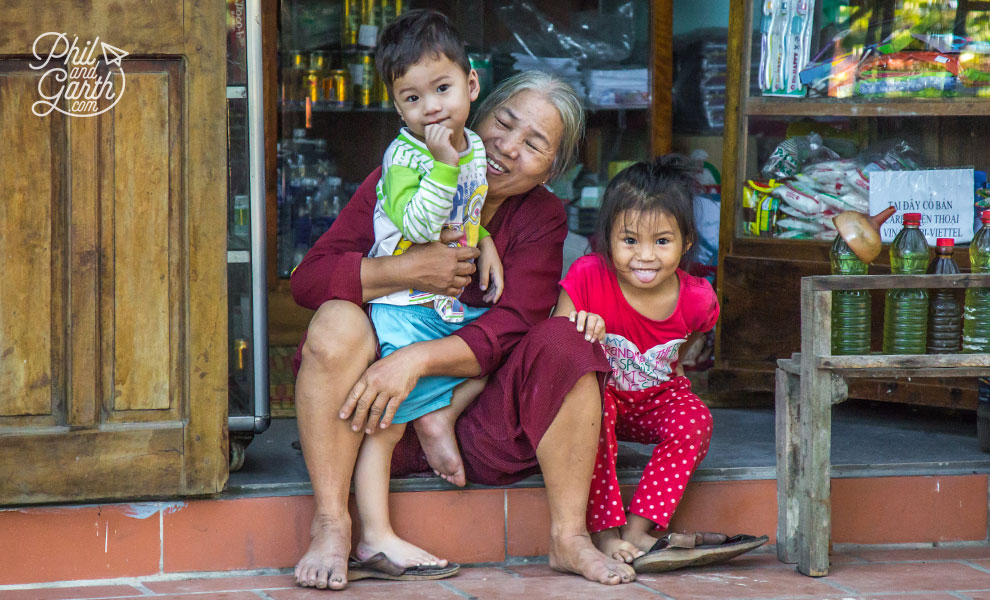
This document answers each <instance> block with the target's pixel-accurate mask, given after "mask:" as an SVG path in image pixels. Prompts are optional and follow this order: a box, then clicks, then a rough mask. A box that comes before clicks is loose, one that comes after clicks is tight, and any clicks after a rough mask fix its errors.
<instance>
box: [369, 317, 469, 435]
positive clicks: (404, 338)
mask: <svg viewBox="0 0 990 600" xmlns="http://www.w3.org/2000/svg"><path fill="white" fill-rule="evenodd" d="M487 310H488V309H487V308H473V307H470V306H465V307H464V320H463V321H462V322H460V323H448V322H446V321H444V320H443V319H441V318H440V315H438V314H437V313H436V311H435V310H433V307H432V306H430V305H417V304H412V305H409V306H396V305H393V304H372V305H371V311H370V312H371V322H372V324H373V325H374V326H375V333H376V334H377V335H378V348H379V352H380V353H381V356H382V358H384V357H386V356H388V355H389V354H391V353H393V352H395V351H396V350H398V349H399V348H402V347H403V346H408V345H409V344H414V343H416V342H425V341H428V340H436V339H440V338H444V337H447V336H449V335H451V334H452V333H454V332H455V331H457V330H458V329H460V328H461V327H463V326H465V325H467V324H468V323H470V322H472V321H474V320H475V319H477V318H478V317H480V316H481V315H482V314H484V313H485V311H487ZM464 380H465V378H464V377H442V376H436V377H422V378H420V380H419V382H418V383H417V384H416V387H415V388H413V391H412V392H410V393H409V396H408V397H407V398H406V399H405V400H403V401H402V404H400V405H399V409H398V410H397V411H395V416H394V417H393V418H392V422H393V423H408V422H409V421H413V420H415V419H418V418H419V417H422V416H423V415H425V414H427V413H431V412H433V411H435V410H439V409H441V408H443V407H445V406H449V405H450V397H451V394H452V392H453V390H454V388H455V387H457V385H458V384H459V383H461V382H462V381H464Z"/></svg>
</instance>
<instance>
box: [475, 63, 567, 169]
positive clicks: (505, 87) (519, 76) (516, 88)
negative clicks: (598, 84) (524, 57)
mask: <svg viewBox="0 0 990 600" xmlns="http://www.w3.org/2000/svg"><path fill="white" fill-rule="evenodd" d="M523 90H533V91H534V92H537V93H539V94H541V95H542V96H543V97H545V98H546V99H547V100H548V101H549V102H550V104H552V105H553V106H554V108H556V109H557V112H558V113H560V120H561V122H562V123H563V125H564V129H563V131H562V132H561V134H560V146H559V147H558V148H557V152H556V154H555V155H554V158H553V164H551V165H550V175H549V176H548V177H547V179H548V180H551V179H553V178H555V177H557V176H558V175H560V174H561V173H563V172H564V171H566V170H567V169H568V168H569V167H570V166H571V164H572V163H573V162H574V161H575V160H576V159H577V154H578V144H579V143H580V142H581V138H582V137H583V136H584V106H583V105H582V104H581V100H580V98H578V96H577V93H575V92H574V88H572V87H571V86H570V85H569V84H567V83H566V82H565V81H564V80H562V79H559V78H557V77H555V76H553V75H551V74H549V73H544V72H543V71H523V72H522V73H516V74H515V75H513V76H512V77H509V78H508V79H506V80H505V81H503V82H502V83H500V84H498V86H496V87H495V89H494V90H492V93H491V94H489V95H488V97H487V98H485V100H484V102H482V103H481V106H479V107H478V111H477V112H476V113H475V115H474V120H473V121H472V122H471V126H472V128H473V127H475V126H476V125H477V124H478V123H481V121H483V120H484V119H485V118H486V117H487V116H488V115H490V114H491V113H493V112H495V111H496V110H498V109H499V108H500V107H501V106H502V105H503V104H505V103H506V102H508V100H509V98H512V97H513V96H515V95H516V94H518V93H519V92H521V91H523Z"/></svg>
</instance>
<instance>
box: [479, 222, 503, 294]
mask: <svg viewBox="0 0 990 600" xmlns="http://www.w3.org/2000/svg"><path fill="white" fill-rule="evenodd" d="M478 249H479V250H481V256H479V257H478V287H480V288H481V291H486V290H487V293H486V294H485V295H484V297H483V298H482V300H484V301H485V302H490V303H492V304H494V303H496V302H498V299H499V298H501V297H502V292H504V291H505V270H504V269H503V267H502V259H500V258H499V257H498V250H496V249H495V242H493V241H492V238H491V236H488V237H486V238H485V239H483V240H481V241H480V242H478ZM489 283H491V289H488V288H489Z"/></svg>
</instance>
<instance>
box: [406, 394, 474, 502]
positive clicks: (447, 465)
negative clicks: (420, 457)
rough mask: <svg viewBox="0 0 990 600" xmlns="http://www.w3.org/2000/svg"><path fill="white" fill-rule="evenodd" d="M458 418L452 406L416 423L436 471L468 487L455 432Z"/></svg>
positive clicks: (414, 425) (422, 442)
mask: <svg viewBox="0 0 990 600" xmlns="http://www.w3.org/2000/svg"><path fill="white" fill-rule="evenodd" d="M456 419H457V416H456V415H455V414H454V412H453V411H452V410H451V407H449V406H448V407H447V408H441V409H440V410H436V411H433V412H431V413H429V414H426V415H423V416H422V417H420V418H418V419H416V420H415V421H413V427H414V428H415V429H416V435H417V436H418V437H419V443H420V445H421V446H423V452H424V453H425V454H426V460H427V462H429V463H430V466H431V467H432V468H433V471H434V472H435V473H436V474H437V475H439V476H440V477H443V478H444V479H445V480H446V481H448V482H450V483H452V484H454V485H456V486H457V487H464V485H465V484H466V483H467V476H466V475H465V473H464V461H462V460H461V453H460V451H459V450H458V449H457V438H456V437H455V436H454V422H455V421H456Z"/></svg>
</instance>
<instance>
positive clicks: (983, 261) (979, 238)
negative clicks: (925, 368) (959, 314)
mask: <svg viewBox="0 0 990 600" xmlns="http://www.w3.org/2000/svg"><path fill="white" fill-rule="evenodd" d="M980 220H981V221H983V227H980V229H979V231H977V232H976V235H975V236H973V241H972V242H970V244H969V264H970V267H971V269H972V271H973V273H990V210H985V211H983V214H982V215H980ZM962 345H963V352H968V353H978V352H990V288H970V289H968V290H966V304H965V309H964V310H963V344H962Z"/></svg>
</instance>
